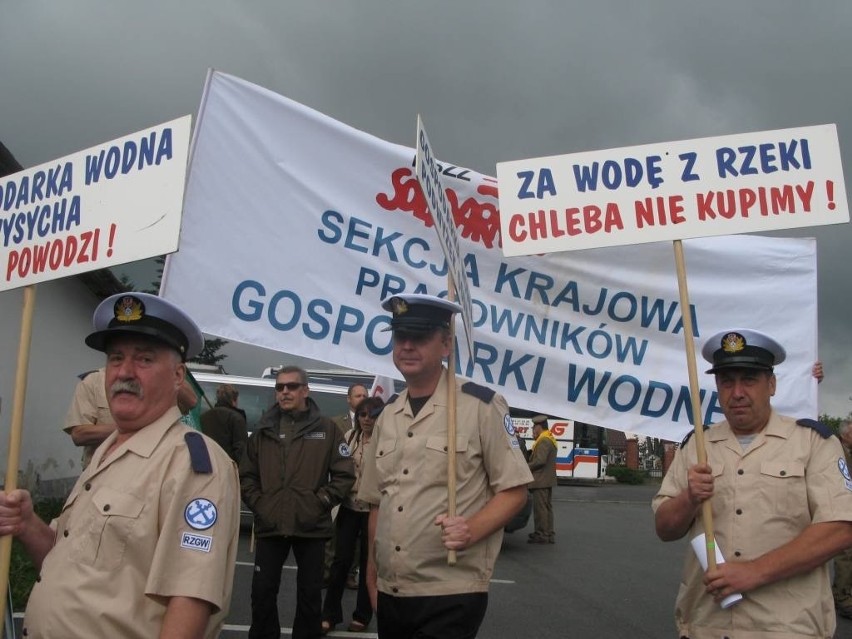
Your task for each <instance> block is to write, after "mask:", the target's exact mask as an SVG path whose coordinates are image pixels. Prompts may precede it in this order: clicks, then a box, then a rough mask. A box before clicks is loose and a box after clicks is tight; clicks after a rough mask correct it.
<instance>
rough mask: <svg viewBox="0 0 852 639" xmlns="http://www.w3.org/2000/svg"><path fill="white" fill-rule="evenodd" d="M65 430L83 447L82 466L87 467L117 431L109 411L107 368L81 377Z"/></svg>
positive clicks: (66, 419) (69, 410)
mask: <svg viewBox="0 0 852 639" xmlns="http://www.w3.org/2000/svg"><path fill="white" fill-rule="evenodd" d="M63 430H64V431H65V432H66V433H68V434H69V435H70V436H71V441H73V442H74V445H75V446H80V447H82V449H83V458H82V468H83V469H84V470H85V468H86V467H87V466H88V465H89V462H90V461H91V460H92V455H94V454H95V449H96V448H97V447H98V446H100V445H101V443H103V441H104V440H105V439H106V438H107V437H109V436H110V435H111V434H112V432H113V431H114V430H115V421H114V420H113V418H112V413H110V412H109V402H108V401H107V396H106V390H104V369H103V368H99V369H97V370H94V371H90V372H88V373H84V374H83V375H81V376H80V381H79V382H77V387H76V388H75V389H74V397H73V398H72V399H71V405H70V406H68V412H67V413H66V414H65V426H64V428H63Z"/></svg>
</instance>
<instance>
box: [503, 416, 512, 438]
mask: <svg viewBox="0 0 852 639" xmlns="http://www.w3.org/2000/svg"><path fill="white" fill-rule="evenodd" d="M503 428H505V429H506V432H507V433H509V437H514V436H515V422H513V421H512V417H511V415H509V414H508V413H507V414H506V416H505V417H504V418H503Z"/></svg>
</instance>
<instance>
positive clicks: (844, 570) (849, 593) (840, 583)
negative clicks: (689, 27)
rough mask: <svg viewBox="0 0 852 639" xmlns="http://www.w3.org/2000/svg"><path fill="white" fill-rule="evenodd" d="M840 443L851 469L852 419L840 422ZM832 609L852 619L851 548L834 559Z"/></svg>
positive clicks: (847, 464)
mask: <svg viewBox="0 0 852 639" xmlns="http://www.w3.org/2000/svg"><path fill="white" fill-rule="evenodd" d="M838 435H839V437H840V443H841V444H842V445H843V452H844V454H845V455H846V460H845V461H846V468H847V469H850V468H852V419H845V420H843V421H842V422H840V429H839V430H838ZM831 592H832V594H833V595H834V608H835V610H837V614H839V615H840V616H841V617H846V618H847V619H852V548H847V549H846V550H844V551H843V552H841V553H840V554H839V555H837V556H836V557H835V558H834V581H833V582H832V584H831Z"/></svg>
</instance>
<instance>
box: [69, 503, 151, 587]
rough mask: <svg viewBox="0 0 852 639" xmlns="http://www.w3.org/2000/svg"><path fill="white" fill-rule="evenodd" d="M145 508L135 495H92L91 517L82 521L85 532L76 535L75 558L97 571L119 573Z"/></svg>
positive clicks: (72, 554) (89, 514)
mask: <svg viewBox="0 0 852 639" xmlns="http://www.w3.org/2000/svg"><path fill="white" fill-rule="evenodd" d="M144 506H145V504H144V502H143V501H142V500H141V499H139V498H138V497H135V496H134V495H130V494H127V493H122V492H119V491H117V490H114V489H112V488H99V489H98V490H97V491H96V492H95V493H94V494H93V495H92V501H91V505H90V507H89V512H88V513H87V516H86V517H85V518H83V517H81V518H80V519H79V521H80V525H81V526H82V527H83V530H82V531H80V534H78V535H76V541H75V543H74V544H73V546H72V550H71V558H72V559H73V560H74V561H76V562H78V563H81V564H86V565H88V566H91V567H93V568H95V569H96V570H104V571H109V570H115V569H116V568H117V567H118V566H119V565H120V564H121V563H122V560H123V559H124V553H125V551H126V549H127V545H128V542H129V540H130V537H131V534H132V533H133V530H134V528H135V527H136V525H137V522H138V521H139V519H140V515H141V514H142V509H143V508H144ZM70 534H71V535H73V534H74V531H73V530H72V531H70Z"/></svg>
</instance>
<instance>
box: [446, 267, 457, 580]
mask: <svg viewBox="0 0 852 639" xmlns="http://www.w3.org/2000/svg"><path fill="white" fill-rule="evenodd" d="M455 298H456V289H455V286H454V284H453V278H452V276H448V281H447V299H449V300H450V301H451V302H452V301H455ZM454 320H455V317H452V318H451V319H450V356H449V358H448V360H447V368H448V369H449V370H448V371H447V515H448V516H449V517H455V516H456V348H455V342H456V340H455V337H456V323H455V321H454ZM456 560H457V557H456V551H455V550H448V551H447V564H448V565H450V566H455V565H456Z"/></svg>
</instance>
